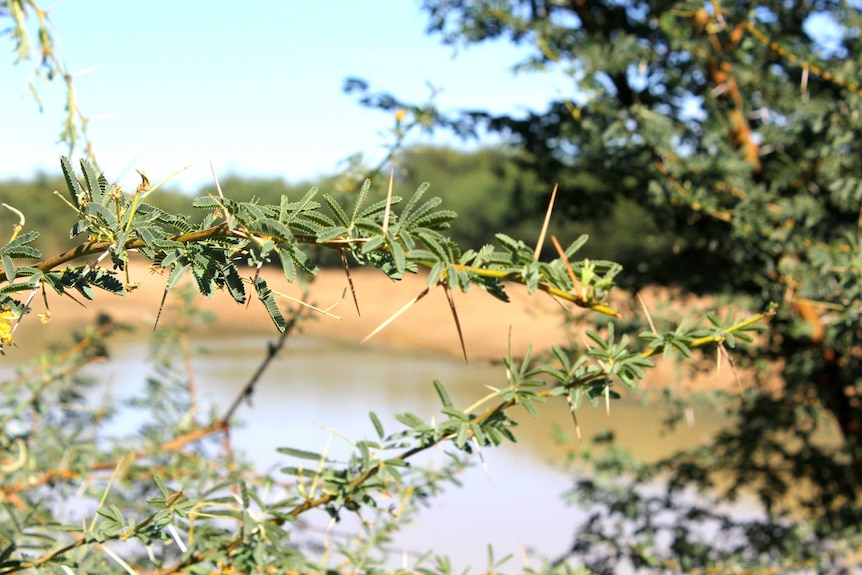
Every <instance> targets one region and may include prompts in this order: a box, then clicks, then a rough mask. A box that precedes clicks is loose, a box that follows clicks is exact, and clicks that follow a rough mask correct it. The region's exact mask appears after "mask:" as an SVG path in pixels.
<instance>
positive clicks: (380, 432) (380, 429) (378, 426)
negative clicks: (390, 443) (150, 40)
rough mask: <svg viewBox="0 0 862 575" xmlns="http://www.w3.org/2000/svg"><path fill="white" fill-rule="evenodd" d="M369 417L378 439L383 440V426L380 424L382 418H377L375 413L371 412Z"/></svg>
mask: <svg viewBox="0 0 862 575" xmlns="http://www.w3.org/2000/svg"><path fill="white" fill-rule="evenodd" d="M368 417H369V418H371V423H372V425H374V431H376V432H377V437H379V438H380V439H383V435H384V433H383V424H382V423H380V418H379V417H377V414H376V413H374V412H373V411H372V412H369V414H368Z"/></svg>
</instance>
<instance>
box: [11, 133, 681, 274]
mask: <svg viewBox="0 0 862 575" xmlns="http://www.w3.org/2000/svg"><path fill="white" fill-rule="evenodd" d="M525 165H526V163H525V162H522V161H521V159H520V158H519V157H518V156H517V154H515V153H511V152H509V151H507V150H505V149H497V148H486V149H482V150H479V151H475V152H461V151H456V150H452V149H446V148H432V147H415V148H412V149H409V150H407V151H405V152H404V153H403V154H402V156H401V157H400V160H399V162H398V169H397V171H396V182H395V194H396V195H400V196H402V197H409V195H410V194H412V193H413V191H414V190H415V189H416V188H417V187H418V186H419V185H420V184H421V183H423V182H430V183H431V188H430V190H429V191H428V192H427V196H428V197H431V196H440V197H441V198H442V199H443V206H444V207H446V208H449V209H452V210H455V211H456V212H457V213H458V215H459V219H457V220H455V221H454V222H453V226H452V229H451V236H452V238H453V239H455V240H456V241H457V242H458V243H459V244H461V245H468V246H475V247H476V248H477V249H478V248H479V247H481V246H482V245H483V244H485V243H492V242H494V237H493V234H494V233H495V232H496V231H499V230H506V231H507V233H508V234H509V235H511V236H513V237H515V238H517V239H523V240H524V241H525V242H527V243H528V244H532V243H533V242H535V241H536V238H537V237H538V234H539V230H540V227H541V223H542V218H543V214H544V212H545V209H546V207H547V202H548V198H549V197H550V192H551V190H550V189H547V188H548V185H547V184H545V183H543V182H541V180H540V178H538V177H537V175H536V174H535V173H534V172H532V171H531V170H529V169H528V168H525V167H524V166H525ZM361 180H362V178H361V177H357V178H353V179H349V178H346V177H345V176H330V177H325V178H322V179H321V180H320V181H319V182H311V183H301V184H291V183H288V182H286V181H284V180H282V179H277V178H273V179H262V178H254V177H244V176H228V177H225V178H223V179H221V180H220V184H221V187H222V189H223V191H224V193H225V194H226V195H228V196H229V197H231V198H234V199H236V200H239V201H249V200H253V199H257V200H259V201H261V202H262V203H276V204H277V203H278V201H279V199H280V198H281V196H282V195H287V196H288V197H290V198H297V197H298V196H301V195H302V194H304V193H305V192H306V191H308V189H309V187H311V186H312V185H314V186H318V187H320V189H321V191H323V192H326V193H329V194H332V195H334V196H336V197H338V198H339V199H348V200H349V197H350V196H351V195H355V194H356V192H357V191H358V189H359V186H360V185H361ZM387 183H388V174H383V173H381V174H377V175H375V177H374V179H373V187H374V190H375V193H376V194H377V195H378V196H379V197H381V198H382V197H384V195H385V190H386V186H387ZM560 185H561V188H560V190H561V191H560V193H561V194H596V193H602V192H603V190H602V188H601V186H602V183H601V182H597V181H595V178H591V177H590V176H589V174H573V175H572V178H571V179H570V181H567V182H560ZM65 189H66V186H65V183H64V182H63V179H62V176H61V174H60V173H59V162H58V171H57V174H50V175H47V174H40V175H38V176H36V177H35V178H33V179H32V180H28V181H20V180H11V181H5V182H0V201H2V202H4V203H6V204H9V205H11V206H13V207H15V208H17V209H19V210H21V211H22V212H23V213H24V214H25V215H26V217H27V225H26V229H28V230H38V231H40V232H41V233H42V234H43V236H42V237H40V239H39V241H38V242H37V245H38V247H39V248H40V249H41V250H42V251H43V253H45V254H46V255H47V254H51V253H54V252H57V251H60V250H63V249H67V248H70V247H73V246H74V245H76V244H78V243H80V242H81V241H82V238H76V239H75V240H72V239H70V238H69V235H68V230H69V228H71V226H72V224H73V223H74V218H73V216H72V214H71V209H70V207H69V206H68V205H66V204H65V202H63V201H62V200H61V199H60V198H57V197H55V196H53V195H52V192H53V191H54V190H60V191H64V190H65ZM64 193H65V192H64ZM207 193H215V187H214V185H210V186H205V187H203V188H201V189H199V190H195V191H194V192H192V193H188V192H187V191H179V190H176V189H160V190H157V191H156V192H154V193H153V194H151V195H150V196H149V198H148V201H149V203H151V204H153V205H156V206H158V207H160V208H162V209H165V210H166V211H170V212H173V213H183V214H187V215H188V216H189V217H190V218H192V219H198V218H201V217H202V216H203V213H201V212H200V211H198V210H194V209H193V208H192V207H191V198H192V197H194V196H198V195H204V194H207ZM610 195H611V194H608V197H610ZM562 204H563V205H566V206H568V207H567V208H561V209H560V210H556V211H555V214H554V217H553V219H552V220H551V227H550V233H551V234H554V235H556V236H557V237H558V238H559V239H560V241H561V243H563V244H564V245H566V244H568V243H569V242H571V241H572V240H574V239H575V238H576V237H578V236H579V235H580V234H582V233H586V234H588V235H589V236H590V238H591V239H590V242H589V243H588V244H587V245H586V247H585V248H583V250H582V252H581V253H582V254H583V255H584V256H586V257H590V258H602V259H613V260H615V261H618V262H620V263H622V264H623V265H624V266H625V267H626V268H627V270H628V273H627V274H626V275H627V276H628V277H629V278H630V279H631V278H635V277H636V276H640V275H642V274H644V273H645V272H648V270H649V268H653V269H652V270H651V271H653V272H654V271H655V269H654V268H655V266H660V265H662V264H661V262H662V261H663V260H665V259H666V258H667V257H668V254H669V253H670V251H671V250H672V246H673V236H672V235H671V234H670V233H668V232H662V231H661V230H660V229H659V228H658V226H657V225H656V224H655V222H654V220H653V218H652V217H651V215H650V213H649V211H648V210H647V209H645V208H644V207H641V206H638V205H636V204H634V203H632V202H630V201H628V200H623V201H616V202H615V203H611V202H609V203H608V204H607V208H606V211H605V212H603V213H579V212H578V208H577V205H578V202H577V201H568V202H563V203H562ZM564 209H565V210H566V211H563V210H564ZM16 219H17V218H16V216H14V215H13V214H12V212H10V211H9V210H2V211H0V234H9V233H11V231H12V225H13V224H14V223H15V221H16ZM547 245H548V247H546V249H547V250H551V249H553V248H551V247H550V244H547ZM546 254H547V255H548V256H551V252H550V251H548V252H546ZM336 262H337V259H330V258H326V259H324V263H325V264H326V263H336ZM647 275H651V274H649V273H647Z"/></svg>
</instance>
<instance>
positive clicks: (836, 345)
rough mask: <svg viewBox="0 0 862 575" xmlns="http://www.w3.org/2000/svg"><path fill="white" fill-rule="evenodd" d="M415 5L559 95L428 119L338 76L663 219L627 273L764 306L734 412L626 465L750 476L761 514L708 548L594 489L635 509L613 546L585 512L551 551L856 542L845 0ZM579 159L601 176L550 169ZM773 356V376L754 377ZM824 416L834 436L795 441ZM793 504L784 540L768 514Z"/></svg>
mask: <svg viewBox="0 0 862 575" xmlns="http://www.w3.org/2000/svg"><path fill="white" fill-rule="evenodd" d="M423 9H424V10H425V12H426V13H427V15H428V18H429V31H430V32H431V33H433V34H437V35H439V36H440V37H441V38H442V40H443V41H444V42H445V43H447V44H450V45H453V46H458V47H462V46H470V45H473V44H479V43H483V42H491V41H501V40H502V41H508V42H512V43H514V44H517V45H519V46H521V47H522V48H523V50H524V53H525V57H524V59H523V60H522V61H520V62H517V63H514V65H515V69H516V70H518V71H519V72H521V73H524V74H540V73H543V72H548V71H553V72H554V73H557V74H563V75H567V76H568V77H569V78H570V79H571V92H570V93H569V94H564V95H563V96H556V97H555V96H554V95H553V94H549V95H548V96H549V99H552V101H551V103H550V104H549V106H548V107H547V109H545V110H536V111H532V112H529V113H527V114H525V115H522V116H517V115H506V114H504V115H494V114H490V113H486V112H482V111H473V110H471V111H470V112H465V113H463V114H455V115H445V114H442V113H440V112H438V111H436V110H431V111H429V110H427V109H426V108H422V107H417V106H413V105H411V104H410V103H408V102H403V101H400V100H399V99H398V98H397V97H396V96H393V95H391V94H386V93H375V92H372V91H371V90H370V89H369V87H368V86H367V84H365V83H363V82H361V81H357V80H353V81H351V82H349V83H348V86H347V87H348V89H349V90H352V91H356V92H357V93H359V94H360V100H361V101H362V102H363V103H364V104H366V105H369V106H374V107H380V108H391V107H395V108H403V109H406V110H416V113H421V114H423V117H426V118H430V120H429V123H435V124H436V125H437V126H438V127H442V128H451V129H454V130H455V131H456V132H457V133H459V134H466V135H470V134H478V133H481V131H482V130H483V129H488V130H491V131H496V132H500V133H502V134H504V135H507V136H508V137H509V139H510V140H511V143H512V144H514V145H515V146H517V147H519V148H521V149H523V150H524V152H525V153H526V154H528V155H529V158H530V160H531V162H532V164H533V165H534V166H535V168H536V173H537V174H540V175H541V176H542V177H543V178H545V179H546V180H547V181H548V182H549V185H548V186H547V187H546V189H550V187H551V186H550V183H551V182H555V181H559V182H560V184H561V192H562V193H561V194H560V201H561V202H562V203H563V204H568V205H569V206H570V207H573V206H577V208H578V209H582V210H598V211H606V210H608V209H609V208H608V206H609V204H611V203H613V202H618V201H620V200H621V199H622V198H626V199H628V200H631V201H634V202H635V203H637V204H638V205H640V206H644V207H648V209H649V210H650V212H651V214H653V216H654V217H655V218H656V220H657V221H658V222H659V223H660V226H662V227H663V228H665V229H668V230H671V231H672V232H673V233H674V234H675V241H674V246H673V247H674V250H673V252H672V253H668V254H667V255H666V265H665V266H659V267H653V268H650V269H649V270H647V271H648V274H649V277H650V278H651V279H652V281H656V282H660V283H664V284H670V285H675V286H679V287H682V288H684V289H685V290H689V291H694V292H698V293H718V294H727V295H728V296H730V297H733V298H735V299H736V301H737V303H738V304H746V302H749V303H750V305H753V306H755V307H758V306H762V305H764V304H765V303H766V302H769V301H776V302H779V303H780V307H779V311H778V315H777V318H776V321H774V322H772V323H771V324H770V331H769V334H768V337H766V338H765V339H764V340H762V344H761V345H760V347H759V349H758V350H757V352H756V353H754V354H753V355H751V356H750V357H748V358H746V359H745V360H744V361H741V362H740V364H739V365H738V367H743V368H752V369H756V368H757V367H758V366H760V369H759V370H757V371H755V373H757V374H759V376H758V381H759V383H758V384H757V385H755V386H754V387H753V388H752V389H751V390H750V391H749V392H748V393H747V394H746V396H747V397H746V398H745V399H744V400H733V401H731V402H730V404H728V405H729V407H727V409H729V410H730V411H731V412H732V413H734V414H735V415H736V416H737V421H738V425H737V426H736V428H735V429H732V430H730V431H728V432H726V433H724V434H722V435H720V436H719V437H716V438H715V440H714V444H713V446H712V448H711V449H709V450H706V451H698V452H694V453H690V454H686V455H685V456H680V457H685V461H686V462H687V463H686V464H685V465H680V464H679V461H680V460H679V458H677V459H676V460H675V461H668V462H665V464H664V466H658V467H655V468H650V469H649V470H645V469H644V470H634V471H633V472H634V473H635V474H636V476H638V477H640V475H641V474H643V475H644V476H650V477H651V476H654V474H656V473H659V471H660V470H664V471H668V472H670V473H671V474H672V475H673V477H674V480H673V481H672V482H671V484H670V485H671V488H672V489H671V494H673V493H677V492H679V491H681V490H682V489H683V488H684V487H686V486H691V485H695V486H698V487H703V488H716V486H721V487H720V488H718V492H717V497H718V500H722V499H723V498H730V499H732V498H734V497H735V496H736V495H737V493H738V492H739V489H741V488H743V487H745V488H747V489H750V490H754V492H756V493H757V494H758V496H759V498H760V500H761V502H762V503H763V508H764V513H765V520H764V521H763V523H762V524H758V525H760V526H759V527H757V528H754V527H751V528H750V529H749V530H748V531H746V530H745V529H743V531H742V533H740V532H731V536H732V539H733V541H734V543H733V544H729V545H728V546H727V548H726V549H725V548H723V547H722V546H721V545H717V544H714V539H712V538H711V537H709V538H708V539H707V540H704V539H703V538H702V537H701V538H698V537H697V536H696V529H695V528H694V527H692V525H691V524H689V525H688V526H685V525H683V524H676V525H670V526H669V527H668V528H667V530H666V531H665V534H666V535H667V534H668V533H669V534H670V537H671V538H672V541H673V542H674V543H673V544H672V545H671V546H670V548H667V549H664V550H661V549H660V546H659V544H658V543H657V542H656V541H657V539H656V538H657V537H658V535H657V533H658V531H659V529H658V528H657V526H656V525H655V524H654V523H652V517H653V515H654V512H655V509H656V506H657V505H658V506H661V504H662V501H658V500H655V499H653V498H649V497H645V496H642V492H640V491H637V490H633V491H630V492H629V495H628V496H627V497H628V499H627V501H629V504H630V506H628V507H627V506H625V505H623V504H622V503H620V502H619V501H618V500H617V499H615V498H614V497H609V498H608V499H607V505H608V507H609V508H610V509H612V510H613V512H612V513H611V517H616V518H618V519H620V520H621V522H622V523H627V522H631V523H633V524H634V525H635V526H636V527H631V528H632V529H635V530H634V531H633V533H634V535H633V536H632V540H631V541H630V542H629V543H627V545H628V547H625V546H623V547H620V546H619V542H618V541H611V539H609V537H610V535H609V534H608V533H609V532H613V528H612V527H610V528H608V529H609V530H610V531H603V529H604V528H599V527H598V524H599V523H600V521H599V519H598V516H599V515H597V516H596V518H595V521H596V523H595V524H594V525H592V528H593V529H594V531H596V533H593V534H592V535H593V536H594V537H595V539H590V536H589V535H584V539H583V540H581V541H580V542H579V543H577V544H576V546H575V547H574V548H573V549H574V550H575V551H577V552H579V553H585V552H586V551H585V546H586V547H589V545H590V544H588V543H586V542H587V541H593V542H595V541H602V542H604V543H601V544H595V543H594V545H595V546H597V547H602V546H605V547H606V549H605V551H608V548H612V549H610V550H611V551H613V552H614V553H617V555H613V554H612V553H611V554H607V553H601V552H600V553H599V556H601V557H602V558H603V559H604V560H607V561H605V562H602V561H598V562H597V563H595V566H596V568H597V569H598V570H600V571H612V570H613V569H614V565H616V561H617V560H622V559H621V558H622V557H626V556H628V557H629V559H630V560H631V561H633V562H635V563H636V564H638V565H649V563H648V562H647V563H644V561H645V560H644V559H643V557H641V556H640V555H642V551H643V550H644V549H657V548H658V549H659V550H660V551H661V552H660V553H659V555H663V556H665V557H675V560H678V561H679V562H677V563H675V564H676V565H677V568H679V569H708V568H710V566H715V565H723V564H724V563H722V562H723V561H730V562H731V563H732V564H741V565H750V566H761V567H762V566H769V568H781V569H791V568H793V567H795V568H797V569H803V570H804V569H808V568H810V569H815V570H822V571H829V572H833V570H834V571H838V570H840V569H841V565H840V563H841V562H840V561H838V559H836V558H839V557H842V556H843V554H845V553H846V549H847V547H846V546H848V545H851V546H856V545H858V542H859V536H860V532H859V529H858V525H859V524H860V523H859V519H860V507H859V506H858V504H857V499H858V495H859V486H860V484H862V451H860V449H862V405H860V401H859V394H860V390H862V380H860V373H862V369H861V368H862V365H860V357H862V354H860V351H862V347H860V331H859V319H860V317H859V301H860V298H859V296H860V295H862V294H860V286H862V283H860V269H862V268H860V260H859V253H860V250H859V238H860V231H859V230H860V228H859V213H860V203H862V187H860V179H859V178H860V168H862V165H860V157H862V156H860V151H862V150H860V142H862V139H860V135H862V134H860V129H862V118H860V95H862V91H860V88H859V86H858V84H856V83H855V82H857V79H858V77H859V75H860V69H859V62H860V56H862V54H860V50H862V44H860V37H862V35H860V23H862V14H860V10H859V6H858V4H857V3H853V2H839V1H835V2H833V1H827V2H794V3H787V2H780V1H766V2H735V3H721V2H715V1H713V2H676V1H670V2H637V1H625V2H617V1H600V2H582V1H578V0H573V1H571V2H551V1H544V0H538V1H537V0H529V1H527V0H490V1H487V2H467V1H462V0H425V1H424V2H423ZM580 172H587V173H589V174H592V175H593V176H594V177H595V178H596V179H597V180H598V181H600V182H602V186H601V188H600V189H595V188H593V189H591V188H590V187H585V186H580V185H578V184H577V183H569V182H567V176H570V175H571V174H572V173H580ZM764 365H766V366H768V367H763V366H764ZM779 370H780V379H781V385H780V386H778V387H776V386H770V385H768V384H767V382H766V380H767V379H768V378H769V376H771V375H773V374H774V373H775V372H777V371H779ZM833 423H834V424H836V425H837V427H838V428H839V429H840V431H841V434H842V436H843V444H842V446H841V448H840V449H836V450H833V449H828V448H824V447H823V446H822V445H817V444H816V442H814V441H812V433H813V432H814V431H816V430H818V429H821V428H824V427H827V428H828V427H829V426H831V425H832V424H833ZM791 438H792V439H791ZM630 471H632V470H630ZM799 486H805V487H804V488H803V487H799ZM590 493H591V494H592V493H593V492H590ZM616 495H617V496H619V495H620V494H619V493H617V494H616ZM588 499H590V500H592V495H591V496H590V497H588ZM663 501H664V503H665V504H666V505H667V506H673V505H676V504H677V503H678V501H677V500H676V499H674V498H670V499H665V500H663ZM705 509H707V510H709V509H711V508H710V507H709V506H706V508H705ZM705 512H706V511H704V508H701V509H700V510H699V511H692V516H691V517H693V518H700V517H703V515H702V514H703V513H705ZM803 518H804V521H805V523H803V524H802V525H804V527H800V529H802V530H803V531H805V536H802V535H800V533H799V531H798V530H797V531H794V528H792V527H790V525H793V524H794V522H796V521H799V520H802V519H803ZM698 520H699V519H698ZM716 521H718V523H719V525H721V526H725V527H727V529H728V530H731V528H733V527H736V526H738V525H739V522H738V521H735V520H734V519H733V518H730V519H728V518H724V519H717V518H716ZM692 523H697V521H692ZM722 528H723V527H720V528H719V529H722ZM736 537H742V538H743V542H740V543H739V545H740V546H741V547H738V546H736V539H735V538H736ZM696 541H699V542H696ZM839 541H840V543H838V542H839ZM743 548H744V549H743ZM613 557H616V559H613V560H612V559H609V558H613ZM779 558H780V559H779ZM833 560H834V561H838V563H837V564H836V563H832V561H833ZM794 561H796V562H794ZM653 567H654V568H656V569H659V568H660V564H653ZM844 568H846V564H844Z"/></svg>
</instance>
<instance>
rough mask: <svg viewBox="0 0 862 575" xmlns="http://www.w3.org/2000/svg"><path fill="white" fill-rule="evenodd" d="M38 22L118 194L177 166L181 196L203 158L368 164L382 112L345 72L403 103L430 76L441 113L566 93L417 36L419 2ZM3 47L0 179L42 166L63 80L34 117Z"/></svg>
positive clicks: (205, 168)
mask: <svg viewBox="0 0 862 575" xmlns="http://www.w3.org/2000/svg"><path fill="white" fill-rule="evenodd" d="M50 17H51V20H52V22H53V23H54V27H55V29H56V32H57V34H58V36H59V39H60V42H61V46H60V47H61V51H62V54H63V57H64V61H65V63H66V65H67V67H68V69H69V70H70V71H72V72H73V73H76V72H80V71H85V73H82V74H79V75H77V76H76V85H77V90H78V102H79V105H80V107H81V109H82V110H83V111H84V113H85V114H86V115H88V116H91V117H92V118H93V119H92V122H91V127H90V131H91V137H92V139H93V141H94V142H95V146H96V152H97V156H98V158H99V163H100V165H101V167H102V169H104V170H105V171H106V173H107V175H108V177H109V179H111V180H115V179H118V178H119V179H120V181H121V182H122V183H123V184H124V185H125V186H127V188H134V186H135V185H136V183H137V182H136V181H135V180H136V175H135V174H134V171H133V169H132V168H140V169H143V170H145V171H146V172H147V173H148V174H149V175H150V177H151V179H152V180H153V181H159V180H161V179H162V178H164V177H166V176H167V175H169V174H171V173H173V172H174V171H176V170H177V169H179V168H182V167H183V166H186V165H190V168H188V169H187V170H186V171H185V172H183V174H182V175H181V176H179V177H178V178H177V180H176V182H177V183H179V184H180V185H181V186H182V187H184V188H185V189H191V188H193V187H196V186H199V185H202V184H206V183H207V182H210V181H211V176H210V168H209V162H210V161H212V162H213V163H214V164H215V166H216V169H217V171H218V173H219V174H227V173H238V174H242V175H248V176H267V177H269V176H278V177H284V178H285V179H288V180H290V181H298V180H301V179H308V178H312V177H314V176H316V175H319V174H322V173H332V172H335V171H337V170H338V169H339V168H340V167H343V164H340V162H342V161H343V160H344V159H345V158H346V157H348V156H350V155H351V154H354V153H356V152H364V153H365V154H366V155H367V157H368V159H369V161H373V162H376V161H378V160H379V159H380V158H381V157H382V154H383V150H382V144H383V143H384V137H383V135H382V132H384V131H385V130H386V129H387V128H388V127H390V126H391V125H392V118H391V117H390V116H389V115H388V114H386V113H383V112H379V111H372V110H368V109H364V108H362V107H360V106H359V105H358V104H357V103H356V101H355V98H353V97H352V96H349V95H345V94H344V93H343V92H342V85H343V82H344V79H345V78H346V77H348V76H357V77H360V78H364V79H366V80H368V81H369V82H370V83H371V85H372V89H378V90H386V91H391V92H393V93H395V94H396V95H398V96H400V97H402V98H404V99H407V100H413V101H422V100H424V99H426V98H427V96H428V94H429V89H428V83H429V82H430V83H431V84H432V85H434V86H435V87H437V88H440V89H442V92H441V93H440V94H439V95H438V96H437V102H438V104H439V105H440V107H441V108H443V109H450V110H452V109H458V108H467V109H470V108H483V109H489V110H491V111H496V112H504V111H506V112H513V111H514V112H517V111H519V110H523V109H525V108H524V107H525V106H529V107H536V108H542V107H543V106H544V105H545V103H546V101H547V100H548V98H549V97H551V96H553V95H555V94H558V93H560V92H561V91H564V93H566V92H568V91H569V90H570V89H571V86H568V85H566V82H565V80H561V79H560V77H559V76H558V77H556V78H554V77H553V76H551V75H540V76H535V75H532V76H515V75H514V74H513V73H512V72H511V66H512V65H513V64H515V63H516V62H517V61H518V60H519V58H520V53H519V52H518V51H517V49H516V48H514V47H512V46H510V45H508V44H506V43H498V44H494V45H482V46H477V47H471V48H467V49H461V50H459V51H458V53H457V55H456V54H455V52H454V50H453V48H451V47H447V46H443V45H442V44H441V43H440V41H439V38H438V37H434V36H431V37H429V36H427V35H426V34H425V26H426V24H427V20H426V17H425V15H424V14H423V13H422V12H421V11H420V9H419V2H418V0H373V1H367V2H351V1H335V0H317V1H314V2H296V1H282V2H265V1H262V0H258V1H246V2H240V3H237V2H231V3H227V2H224V3H221V2H212V1H210V0H208V1H202V0H185V1H180V2H178V1H176V0H148V1H147V2H132V1H120V0H64V1H61V2H59V3H57V4H55V5H54V6H53V7H52V8H51V9H50ZM3 24H4V25H5V24H6V23H5V22H4V23H3ZM2 47H3V51H4V53H5V56H0V86H2V89H0V106H2V109H3V110H4V112H3V114H2V115H0V149H2V150H3V151H4V153H3V154H2V156H0V179H6V178H9V177H29V176H31V175H32V174H33V173H35V172H36V171H39V170H41V171H47V172H54V173H56V172H57V170H58V166H59V162H58V158H59V156H60V155H61V154H63V153H64V151H65V147H64V146H61V145H57V144H56V141H57V139H58V134H59V131H60V127H61V126H60V125H61V121H62V117H63V100H62V95H63V92H62V87H61V86H60V85H59V84H57V85H54V86H41V88H40V94H41V96H42V99H43V103H44V108H45V110H44V112H42V113H40V112H39V109H38V106H37V105H36V103H35V102H34V100H33V98H32V96H31V94H30V92H29V89H28V86H27V82H28V78H29V74H30V73H31V70H32V67H31V66H30V65H29V64H28V63H26V62H24V63H21V64H19V65H17V66H15V65H14V63H13V62H14V54H13V53H12V51H11V50H12V44H11V41H9V40H4V41H3V43H2ZM422 141H423V142H428V141H430V140H428V139H427V138H426V139H424V140H422ZM434 142H436V143H457V141H455V140H452V139H451V138H447V137H442V136H438V137H436V138H435V140H434Z"/></svg>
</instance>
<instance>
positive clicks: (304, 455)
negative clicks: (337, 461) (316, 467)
mask: <svg viewBox="0 0 862 575" xmlns="http://www.w3.org/2000/svg"><path fill="white" fill-rule="evenodd" d="M276 451H277V452H279V453H281V454H283V455H289V456H291V457H296V458H299V459H311V460H314V461H326V458H325V457H324V456H323V455H321V454H320V453H315V452H313V451H306V450H304V449H296V448H294V447H278V448H276Z"/></svg>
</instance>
